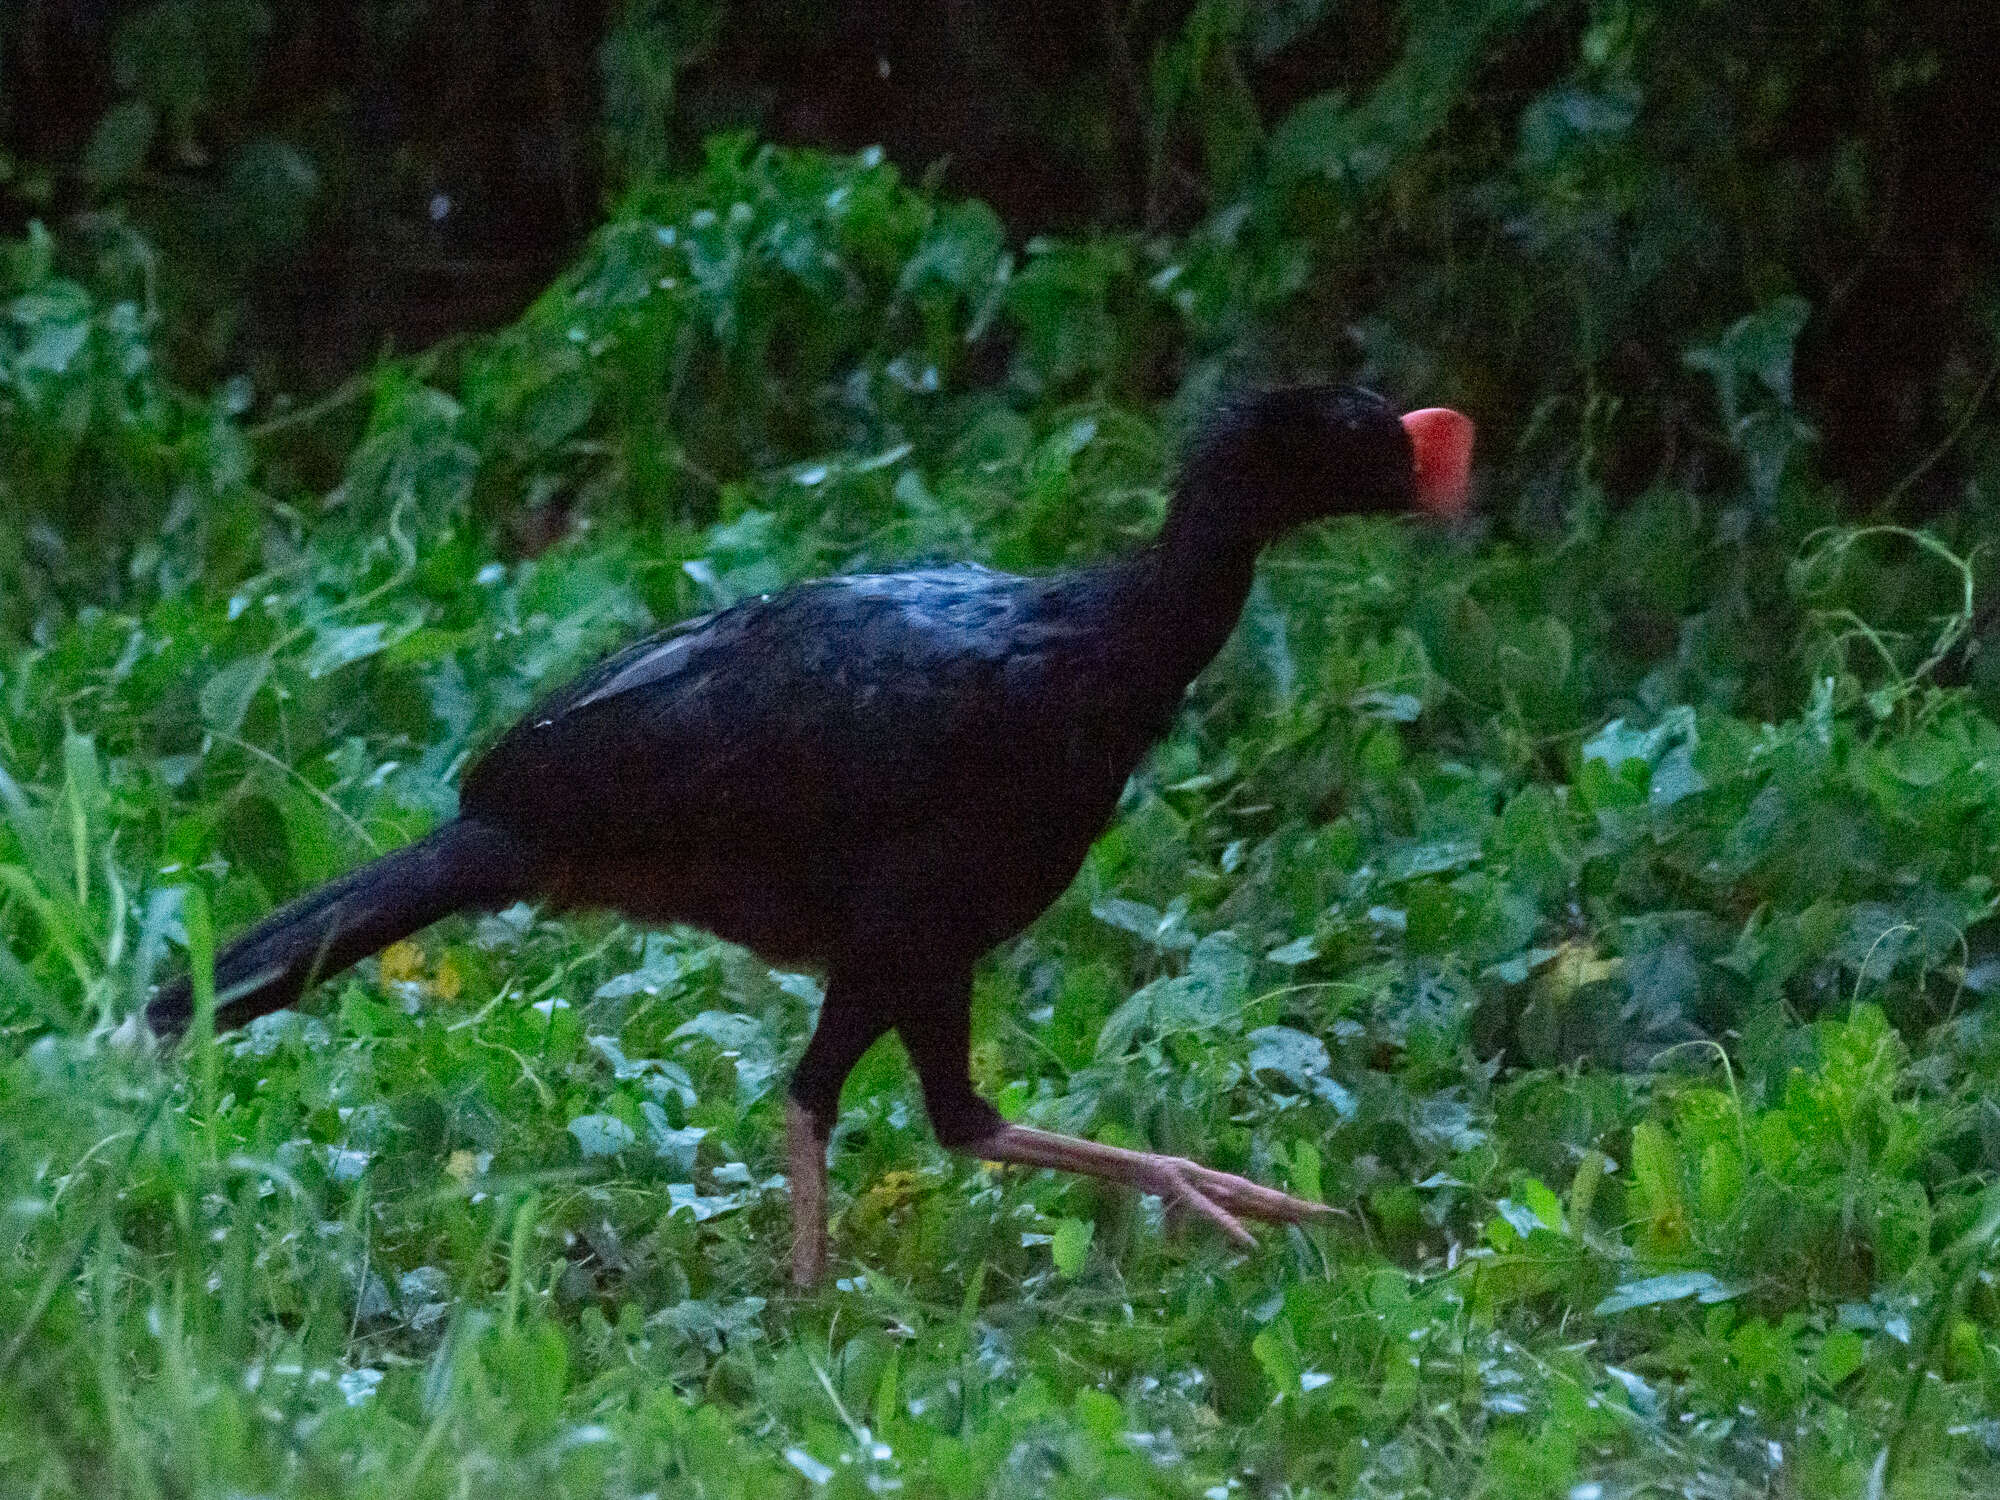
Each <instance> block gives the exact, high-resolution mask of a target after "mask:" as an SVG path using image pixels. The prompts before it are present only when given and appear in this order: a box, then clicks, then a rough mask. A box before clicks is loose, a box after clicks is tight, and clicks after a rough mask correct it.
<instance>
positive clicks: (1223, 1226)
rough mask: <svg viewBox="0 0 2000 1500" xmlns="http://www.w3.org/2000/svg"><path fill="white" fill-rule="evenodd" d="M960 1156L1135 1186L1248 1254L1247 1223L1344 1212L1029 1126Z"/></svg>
mask: <svg viewBox="0 0 2000 1500" xmlns="http://www.w3.org/2000/svg"><path fill="white" fill-rule="evenodd" d="M962 1149H963V1150H965V1151H967V1152H969V1153H970V1154H971V1155H974V1156H980V1157H985V1158H987V1159H988V1160H991V1161H1004V1162H1013V1163H1016V1164H1017V1165H1020V1166H1026V1167H1052V1168H1054V1169H1055V1170H1057V1171H1061V1172H1082V1173H1086V1174H1088V1175H1089V1176H1092V1177H1104V1178H1108V1179H1110V1180H1111V1181H1114V1182H1127V1183H1130V1184H1131V1185H1132V1186H1134V1187H1136V1188H1138V1189H1139V1190H1140V1191H1142V1192H1147V1193H1155V1194H1158V1195H1159V1197H1160V1198H1161V1199H1162V1200H1163V1201H1164V1202H1165V1203H1166V1204H1167V1206H1168V1208H1170V1209H1179V1210H1185V1211H1187V1212H1190V1213H1196V1214H1199V1215H1200V1216H1201V1217H1203V1218H1204V1219H1207V1220H1208V1221H1209V1222H1210V1223H1211V1224H1213V1225H1215V1227H1216V1228H1218V1229H1220V1230H1221V1231H1222V1232H1223V1233H1224V1234H1226V1235H1228V1236H1229V1238H1230V1239H1232V1240H1234V1241H1235V1242H1236V1243H1237V1244H1239V1245H1242V1246H1244V1247H1245V1248H1248V1247H1250V1246H1253V1245H1255V1244H1256V1243H1257V1242H1256V1241H1255V1240H1254V1239H1252V1238H1251V1236H1250V1231H1249V1230H1247V1229H1245V1228H1244V1227H1243V1222H1242V1221H1243V1220H1244V1219H1258V1220H1262V1221H1264V1222H1266V1223H1272V1224H1297V1223H1301V1222H1304V1221H1306V1220H1311V1219H1322V1218H1328V1217H1331V1216H1332V1215H1333V1214H1335V1213H1337V1212H1338V1210H1337V1209H1333V1208H1329V1207H1328V1206H1327V1205H1326V1204H1324V1203H1313V1202H1310V1201H1309V1200H1307V1199H1304V1198H1294V1197H1293V1196H1292V1195H1291V1194H1290V1193H1281V1192H1279V1191H1278V1190H1277V1189H1276V1188H1268V1187H1265V1186H1263V1185H1262V1184H1261V1183H1256V1182H1252V1181H1251V1180H1250V1179H1249V1178H1247V1177H1238V1176H1237V1175H1236V1174H1235V1173H1233V1172H1219V1171H1217V1170H1216V1169H1215V1168H1214V1167H1204V1166H1203V1165H1202V1164H1201V1163H1200V1162H1196V1161H1189V1160H1188V1159H1187V1158H1186V1157H1182V1156H1161V1155H1158V1154H1156V1153H1154V1152H1151V1151H1127V1150H1124V1149H1123V1148H1121V1147H1118V1146H1105V1145H1101V1144H1099V1143H1098V1142H1096V1141H1086V1140H1081V1139H1079V1138H1077V1137H1075V1136H1068V1135H1057V1134H1055V1133H1054V1132H1052V1131H1047V1130H1034V1129H1030V1128H1029V1127H1028V1126H1025V1125H1002V1126H1000V1127H999V1128H998V1129H997V1130H994V1131H992V1132H990V1133H989V1134H987V1135H984V1136H981V1137H980V1138H979V1139H977V1140H975V1141H971V1142H968V1143H967V1144H966V1145H965V1146H964V1147H963V1148H962Z"/></svg>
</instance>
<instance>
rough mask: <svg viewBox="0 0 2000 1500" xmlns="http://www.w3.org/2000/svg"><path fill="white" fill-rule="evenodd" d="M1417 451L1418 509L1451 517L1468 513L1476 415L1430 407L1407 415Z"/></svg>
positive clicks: (1407, 428) (1406, 428) (1405, 420)
mask: <svg viewBox="0 0 2000 1500" xmlns="http://www.w3.org/2000/svg"><path fill="white" fill-rule="evenodd" d="M1403 430H1404V431H1405V432H1407V433H1408V434H1409V435H1410V447H1411V448H1412V449H1414V450H1415V453H1416V470H1417V509H1419V510H1421V511H1423V512H1425V513H1426V514H1428V515H1433V516H1442V517H1445V518H1447V519H1448V518H1450V517H1452V516H1458V515H1463V514H1464V513H1465V500H1466V496H1467V494H1468V493H1469V492H1470V490H1471V484H1472V418H1470V417H1468V416H1465V415H1463V414H1462V413H1460V412H1455V411H1453V410H1452V409H1451V408H1450V407H1448V406H1427V407H1425V408H1424V409H1423V410H1422V411H1413V412H1411V413H1410V414H1409V415H1408V416H1406V417H1404V418H1403Z"/></svg>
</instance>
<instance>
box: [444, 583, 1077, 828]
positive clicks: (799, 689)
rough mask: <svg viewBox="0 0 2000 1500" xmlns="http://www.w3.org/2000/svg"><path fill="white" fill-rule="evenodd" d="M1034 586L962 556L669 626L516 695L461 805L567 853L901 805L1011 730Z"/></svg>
mask: <svg viewBox="0 0 2000 1500" xmlns="http://www.w3.org/2000/svg"><path fill="white" fill-rule="evenodd" d="M1037 587H1038V585H1037V584H1036V582H1035V581H1033V580H1025V579H1018V578H1013V577H1011V576H1009V575H1006V574H999V573H992V572H988V571H987V570H984V569H978V568H965V567H961V568H950V569H942V570H938V571H937V572H934V573H916V574H898V575H891V576H887V577H881V578H869V577H860V578H838V579H828V580H823V581H821V582H818V583H814V584H809V585H805V586H802V587H799V588H796V589H791V590H788V591H786V592H784V593H782V594H778V595H774V596H771V597H768V598H762V599H755V600H750V601H746V602H745V603H743V604H740V605H737V606H735V607H734V608H731V609H728V610H724V611H721V612H720V613H717V614H713V615H708V616H704V617H702V618H700V619H698V620H692V621H689V622H686V623H685V624H684V625H682V626H679V627H676V628H675V629H673V630H670V631H667V632H665V633H663V634H661V635H658V636H655V637H653V638H651V639H650V640H647V641H644V642H641V643H639V644H637V645H635V646H632V647H628V648H627V649H626V650H624V651H621V652H618V653H616V654H614V655H613V656H611V657H609V658H607V659H606V660H605V661H603V662H602V663H600V664H599V665H598V666H596V667H595V668H593V669H591V670H590V671H589V672H587V673H585V674H584V675H583V676H582V677H581V678H579V679H578V680H577V681H576V682H574V683H572V684H571V685H569V686H568V687H566V688H564V689H562V690H561V691H559V692H558V693H556V694H555V695H554V696H552V697H551V698H549V699H548V700H546V701H545V702H544V703H543V704H541V705H540V706H539V707H537V708H535V709H533V710H531V711H530V713H529V714H528V715H527V717H526V718H524V719H523V720H522V721H521V722H520V723H519V724H518V725H516V726H515V728H514V729H512V730H511V731H509V732H508V734H507V735H506V736H504V737H503V738H502V739H501V740H500V741H499V742H498V743H497V744H496V745H495V746H494V747H493V748H492V749H491V750H490V751H489V752H487V754H486V755H485V756H484V757H483V758H482V759H481V760H480V762H479V763H478V764H477V765H476V766H475V767H474V768H473V770H472V771H471V773H470V774H469V775H468V777H467V778H466V784H465V790H464V794H463V797H462V803H463V805H464V807H465V810H466V811H468V812H471V813H475V814H479V815H484V816H492V817H496V818H499V819H500V820H502V821H504V822H505V823H507V824H508V825H509V826H513V827H518V828H521V829H523V831H528V832H533V833H536V834H538V835H540V836H542V837H543V838H545V839H549V840H553V841H557V842H560V843H562V844H564V845H567V846H570V847H574V848H584V847H604V848H609V849H617V848H630V847H636V846H639V845H644V844H647V843H648V842H649V841H656V842H657V841H661V840H664V841H665V843H666V845H667V846H668V847H671V846H672V845H673V844H675V843H683V842H693V843H703V842H707V841H712V840H715V839H731V840H734V839H738V838H749V837H786V838H795V839H815V838H821V839H823V838H840V837H842V836H843V832H844V830H847V829H849V828H857V827H861V826H873V827H876V828H880V827H882V826H883V825H884V824H885V823H886V824H894V823H895V822H896V821H898V820H900V819H906V818H921V817H923V816H925V815H926V812H927V811H929V810H934V809H935V808H936V807H938V806H939V805H941V803H943V802H945V801H947V800H949V799H951V798H953V797H954V796H964V795H966V787H965V786H964V785H962V784H961V783H968V782H978V781H979V780H980V778H981V777H982V776H986V775H987V773H986V772H985V771H984V770H983V769H982V766H983V763H984V762H985V761H986V760H987V759H989V758H990V757H991V756H993V755H995V754H1004V753H1006V752H1007V741H1008V737H1009V735H1010V734H1011V735H1014V736H1016V737H1018V736H1019V735H1020V734H1021V733H1023V732H1025V731H1027V730H1028V728H1029V726H1028V724H1026V723H1025V722H1023V721H1022V720H1021V714H1020V708H1021V704H1020V701H1019V700H1020V697H1021V692H1022V688H1023V686H1024V678H1023V663H1024V662H1027V661H1030V660H1033V659H1037V658H1039V657H1040V656H1042V655H1045V654H1046V652H1047V649H1048V638H1049V637H1050V633H1051V631H1052V630H1055V631H1056V634H1058V635H1061V634H1062V633H1063V632H1062V631H1061V630H1059V629H1057V628H1056V627H1054V626H1052V625H1051V624H1050V622H1049V620H1048V619H1046V618H1044V617H1043V615H1044V612H1043V611H1039V610H1037V609H1036V608H1035V603H1036V599H1037V595H1036V593H1035V590H1036V588H1037ZM1030 693H1031V695H1032V686H1031V685H1030ZM1010 700H1011V701H1010ZM1016 748H1017V749H1018V748H1019V747H1018V746H1016ZM988 779H990V776H988Z"/></svg>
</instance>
